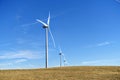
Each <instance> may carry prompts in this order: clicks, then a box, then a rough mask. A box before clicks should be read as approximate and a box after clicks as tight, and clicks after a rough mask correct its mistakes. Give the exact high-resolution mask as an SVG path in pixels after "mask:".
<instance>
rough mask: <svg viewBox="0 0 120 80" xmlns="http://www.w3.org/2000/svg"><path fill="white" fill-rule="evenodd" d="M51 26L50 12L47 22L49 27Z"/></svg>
mask: <svg viewBox="0 0 120 80" xmlns="http://www.w3.org/2000/svg"><path fill="white" fill-rule="evenodd" d="M49 24H50V12H49V15H48V21H47V25H48V26H49Z"/></svg>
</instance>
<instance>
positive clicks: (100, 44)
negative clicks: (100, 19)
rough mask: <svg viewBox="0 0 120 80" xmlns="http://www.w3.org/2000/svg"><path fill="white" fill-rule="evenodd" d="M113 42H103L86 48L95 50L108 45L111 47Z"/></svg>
mask: <svg viewBox="0 0 120 80" xmlns="http://www.w3.org/2000/svg"><path fill="white" fill-rule="evenodd" d="M111 44H112V42H108V41H106V42H101V43H96V44H92V45H88V46H86V47H85V48H94V47H102V46H108V45H111Z"/></svg>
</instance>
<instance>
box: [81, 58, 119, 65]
mask: <svg viewBox="0 0 120 80" xmlns="http://www.w3.org/2000/svg"><path fill="white" fill-rule="evenodd" d="M119 62H120V59H107V60H94V61H83V62H81V65H90V66H91V65H92V66H102V65H105V66H107V65H120V64H118V63H119Z"/></svg>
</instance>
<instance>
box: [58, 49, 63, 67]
mask: <svg viewBox="0 0 120 80" xmlns="http://www.w3.org/2000/svg"><path fill="white" fill-rule="evenodd" d="M59 55H60V67H62V50H61V48H60V53H59Z"/></svg>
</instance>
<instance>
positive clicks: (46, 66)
mask: <svg viewBox="0 0 120 80" xmlns="http://www.w3.org/2000/svg"><path fill="white" fill-rule="evenodd" d="M36 20H37V21H38V22H40V23H41V24H43V28H44V29H45V40H46V41H45V53H46V56H45V60H46V61H45V68H48V31H49V33H50V35H51V38H52V41H53V44H54V47H55V41H54V37H53V35H52V33H51V30H50V27H49V24H50V12H49V15H48V20H47V23H44V22H43V21H41V20H39V19H36Z"/></svg>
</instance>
